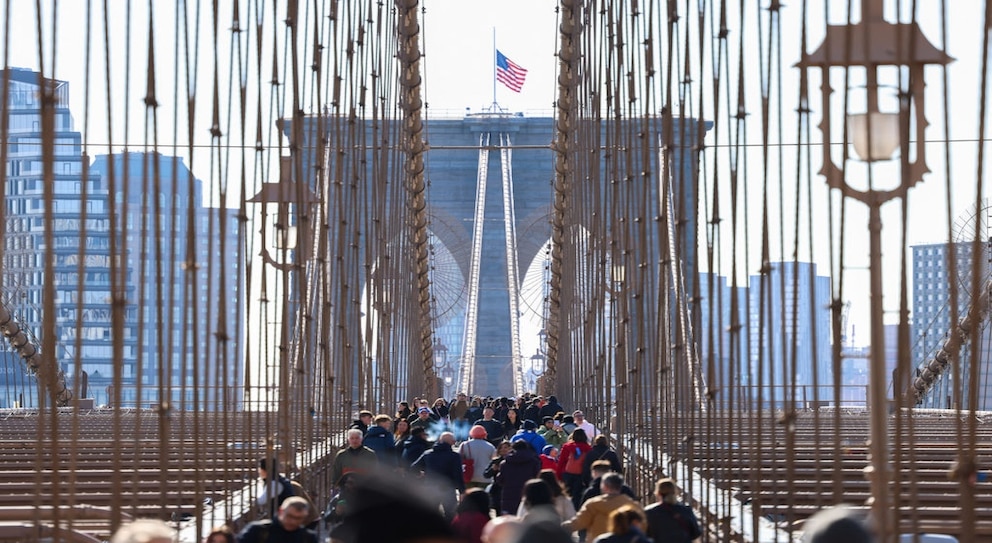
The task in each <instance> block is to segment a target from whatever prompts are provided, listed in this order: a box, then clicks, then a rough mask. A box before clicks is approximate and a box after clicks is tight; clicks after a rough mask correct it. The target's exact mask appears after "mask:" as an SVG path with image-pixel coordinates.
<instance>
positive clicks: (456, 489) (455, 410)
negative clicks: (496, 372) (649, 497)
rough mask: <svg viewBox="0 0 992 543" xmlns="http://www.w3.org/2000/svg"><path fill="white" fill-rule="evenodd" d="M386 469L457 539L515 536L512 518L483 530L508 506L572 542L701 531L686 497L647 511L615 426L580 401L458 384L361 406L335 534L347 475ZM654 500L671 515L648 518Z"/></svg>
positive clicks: (336, 517)
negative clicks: (453, 389) (627, 476)
mask: <svg viewBox="0 0 992 543" xmlns="http://www.w3.org/2000/svg"><path fill="white" fill-rule="evenodd" d="M383 473H389V474H391V475H392V477H393V480H394V481H404V482H405V483H406V484H413V485H416V486H418V487H419V489H420V490H421V491H422V492H423V495H424V496H425V498H424V499H425V500H426V501H427V502H428V503H429V505H430V508H431V509H434V510H436V511H437V512H438V513H439V514H441V515H442V518H443V519H444V522H445V523H446V524H447V525H448V526H449V527H450V529H451V533H452V534H453V537H454V539H452V540H455V541H464V542H469V543H481V542H483V541H485V542H487V543H500V542H503V541H514V540H515V539H512V538H508V537H502V536H500V535H499V534H500V533H504V532H505V533H506V534H516V535H519V534H517V533H516V530H514V529H512V528H510V527H509V526H510V524H512V523H511V522H509V521H505V520H500V521H499V522H497V523H496V524H495V525H494V526H493V527H492V529H491V530H488V531H491V532H495V535H493V534H487V527H489V525H490V524H491V523H493V522H495V521H496V520H497V519H501V518H504V517H507V518H514V519H517V520H519V521H520V522H521V523H522V525H526V524H528V521H530V523H533V522H532V521H534V520H535V519H538V518H539V519H542V522H544V523H547V522H550V521H552V520H553V521H554V523H555V525H556V528H557V531H558V532H560V533H562V534H565V535H566V538H567V540H570V541H586V542H594V541H601V540H602V541H613V539H609V537H611V536H618V537H619V536H620V534H624V536H625V539H623V540H624V541H634V542H635V543H636V542H648V541H652V540H656V541H658V542H666V543H667V542H682V541H685V542H689V541H692V540H694V539H696V538H698V537H699V536H700V535H701V529H700V526H699V523H698V521H697V519H696V516H695V515H694V514H693V512H692V509H691V508H690V507H687V506H683V505H681V504H678V503H670V504H667V505H666V506H665V507H664V508H663V509H658V510H657V511H654V510H653V509H650V508H649V509H648V510H645V509H644V507H643V506H642V504H641V502H640V500H638V499H637V497H636V496H635V495H634V493H633V491H631V489H630V487H629V486H627V485H626V484H625V483H624V480H623V475H622V474H623V466H622V464H621V461H620V458H619V457H618V456H617V453H616V451H615V450H614V449H613V447H612V446H611V445H610V439H609V437H608V436H607V435H605V434H601V433H600V432H599V430H598V429H597V428H596V426H595V425H593V424H592V423H591V422H590V421H588V420H587V419H586V418H585V413H583V411H582V410H581V409H577V410H571V411H567V410H566V409H565V408H564V407H563V406H562V405H561V404H560V403H559V402H558V400H557V398H555V397H554V396H549V397H547V398H545V397H543V396H536V395H528V396H523V397H521V398H485V399H483V398H472V397H469V396H468V395H467V394H458V395H457V396H456V397H455V398H454V399H453V400H451V401H445V400H443V399H438V400H435V401H433V402H430V401H428V400H426V399H421V398H417V399H415V400H414V401H413V402H411V403H407V402H402V403H400V404H399V405H398V406H397V410H396V412H395V413H393V414H392V415H384V414H382V415H375V414H373V413H371V412H369V411H362V412H360V413H359V414H358V417H357V419H356V420H355V421H354V423H353V424H352V425H351V428H350V429H349V430H348V432H347V446H346V447H345V448H344V449H342V450H341V451H340V452H339V453H338V454H337V456H336V458H335V460H334V463H333V466H332V472H331V477H332V480H333V481H335V482H336V483H337V484H336V486H337V488H336V493H335V497H334V498H333V499H332V501H331V503H329V504H328V507H327V508H326V509H325V511H324V519H325V520H326V522H327V523H328V525H329V527H330V534H331V538H332V541H335V540H341V541H347V539H346V538H342V537H341V535H342V534H341V530H342V529H344V528H343V527H344V526H346V525H347V524H348V522H347V520H348V515H347V514H342V513H341V511H340V509H341V506H340V501H341V499H342V496H343V497H344V498H345V502H346V503H348V504H352V503H354V500H355V498H354V497H353V496H350V494H351V493H352V491H353V489H352V487H351V486H350V482H349V481H354V480H356V479H357V480H359V481H361V480H363V479H366V478H367V477H369V476H371V475H381V474H383ZM366 484H367V483H366ZM665 488H666V490H667V486H666V487H665ZM669 494H670V495H672V496H674V492H669ZM669 494H666V495H669ZM649 510H650V511H652V515H654V516H656V517H658V516H661V515H666V514H667V515H670V516H672V517H673V518H674V519H676V520H673V521H671V522H667V523H666V522H662V521H660V520H659V521H656V522H655V523H651V522H650V521H648V520H647V514H648V511H649ZM614 516H616V518H613V517H614ZM502 525H506V527H503V528H500V526H502Z"/></svg>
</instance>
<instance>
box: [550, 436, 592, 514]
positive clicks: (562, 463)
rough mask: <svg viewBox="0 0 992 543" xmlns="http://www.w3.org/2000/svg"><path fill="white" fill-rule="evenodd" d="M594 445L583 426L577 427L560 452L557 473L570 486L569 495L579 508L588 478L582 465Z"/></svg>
mask: <svg viewBox="0 0 992 543" xmlns="http://www.w3.org/2000/svg"><path fill="white" fill-rule="evenodd" d="M590 449H592V447H590V446H589V440H588V439H587V438H586V432H585V430H583V429H582V428H576V429H575V431H574V432H572V435H571V436H569V438H568V441H566V442H565V444H564V445H562V446H561V452H560V453H559V454H558V467H557V468H555V474H556V475H558V478H559V479H561V481H562V482H563V483H565V487H566V488H568V495H569V496H571V497H572V505H574V506H575V509H576V510H578V509H579V507H580V506H581V505H582V502H581V501H580V500H581V499H582V493H583V491H584V490H585V488H586V483H587V482H586V480H585V479H584V478H583V475H582V467H583V466H584V462H585V455H586V454H588V453H589V450H590Z"/></svg>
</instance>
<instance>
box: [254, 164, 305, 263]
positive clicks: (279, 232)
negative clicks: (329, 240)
mask: <svg viewBox="0 0 992 543" xmlns="http://www.w3.org/2000/svg"><path fill="white" fill-rule="evenodd" d="M317 202H318V198H317V196H316V195H315V194H314V193H313V192H312V191H311V190H310V189H309V187H307V186H306V185H304V184H302V183H298V182H296V181H294V180H293V157H292V156H284V157H280V159H279V181H278V182H275V183H262V188H261V189H259V191H258V193H257V194H255V195H254V196H252V197H251V198H249V199H248V203H252V204H262V223H261V226H260V227H259V233H260V234H261V235H262V239H261V243H260V245H261V249H260V252H259V255H260V256H261V257H262V259H263V260H264V261H265V263H266V264H269V265H270V266H272V267H274V268H276V269H278V270H281V271H288V270H291V269H294V268H297V267H299V266H300V265H302V264H303V263H304V262H307V261H309V260H310V258H311V256H312V253H313V244H312V242H313V238H312V237H311V231H312V227H311V217H312V208H313V207H314V205H315V204H316V203H317ZM269 206H275V208H276V211H275V214H274V220H275V222H274V223H273V224H272V237H273V239H272V245H273V246H274V247H275V248H276V249H277V250H278V251H279V252H281V253H286V252H288V251H295V254H294V255H293V258H284V260H283V261H278V260H276V259H274V258H273V257H272V255H271V254H270V253H269V241H268V237H267V236H266V232H267V230H268V229H267V228H266V226H267V225H266V223H267V222H268V218H269V217H270V216H273V215H270V213H269ZM294 212H295V213H294Z"/></svg>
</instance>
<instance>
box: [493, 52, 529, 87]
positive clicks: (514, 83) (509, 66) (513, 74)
mask: <svg viewBox="0 0 992 543" xmlns="http://www.w3.org/2000/svg"><path fill="white" fill-rule="evenodd" d="M525 79H527V69H526V68H524V67H523V66H521V65H519V64H517V63H516V62H513V61H512V60H510V59H508V58H506V55H504V54H503V53H502V52H500V51H499V50H498V49H497V50H496V81H499V82H500V83H502V84H504V85H506V86H507V88H509V89H510V90H512V91H513V92H520V89H522V88H523V86H524V80H525Z"/></svg>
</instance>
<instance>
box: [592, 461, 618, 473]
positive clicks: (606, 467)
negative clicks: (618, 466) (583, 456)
mask: <svg viewBox="0 0 992 543" xmlns="http://www.w3.org/2000/svg"><path fill="white" fill-rule="evenodd" d="M589 469H590V470H591V471H601V472H603V473H607V472H610V471H613V464H611V463H610V461H609V460H596V461H594V462H593V463H592V464H589Z"/></svg>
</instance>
